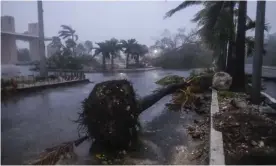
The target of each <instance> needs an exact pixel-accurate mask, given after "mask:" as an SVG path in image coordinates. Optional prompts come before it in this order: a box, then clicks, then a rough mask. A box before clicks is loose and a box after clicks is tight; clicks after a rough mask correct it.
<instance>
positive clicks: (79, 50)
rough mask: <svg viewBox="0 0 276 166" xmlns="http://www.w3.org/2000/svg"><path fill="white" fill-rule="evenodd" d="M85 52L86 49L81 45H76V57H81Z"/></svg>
mask: <svg viewBox="0 0 276 166" xmlns="http://www.w3.org/2000/svg"><path fill="white" fill-rule="evenodd" d="M85 52H86V48H85V46H84V45H83V44H82V43H79V44H77V47H76V54H77V55H83V54H84V53H85Z"/></svg>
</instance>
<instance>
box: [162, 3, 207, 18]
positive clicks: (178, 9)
mask: <svg viewBox="0 0 276 166" xmlns="http://www.w3.org/2000/svg"><path fill="white" fill-rule="evenodd" d="M198 4H202V1H184V2H182V3H181V4H180V5H178V6H177V7H176V8H174V9H172V10H170V11H168V12H167V13H166V14H165V17H164V18H168V17H171V16H172V15H173V14H174V13H176V12H178V11H180V10H182V9H185V8H186V7H189V6H192V5H198Z"/></svg>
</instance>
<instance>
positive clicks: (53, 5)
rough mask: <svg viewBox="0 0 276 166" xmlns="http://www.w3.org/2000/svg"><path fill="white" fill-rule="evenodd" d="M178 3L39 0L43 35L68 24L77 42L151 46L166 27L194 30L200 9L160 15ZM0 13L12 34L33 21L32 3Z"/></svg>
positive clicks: (13, 4) (8, 4)
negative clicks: (11, 26) (133, 41)
mask: <svg viewBox="0 0 276 166" xmlns="http://www.w3.org/2000/svg"><path fill="white" fill-rule="evenodd" d="M180 3H181V1H170V0H167V1H166V0H160V1H120V2H118V1H117V2H111V1H103V0H102V1H43V9H44V28H45V36H47V37H52V36H54V35H57V33H58V31H59V30H60V25H62V24H65V25H70V26H71V27H72V28H73V29H75V30H76V32H77V34H78V35H79V40H80V41H85V40H91V41H92V42H93V43H94V42H100V41H103V40H106V39H110V38H112V37H115V38H118V39H129V38H136V39H137V40H138V41H139V42H140V43H142V44H147V45H151V44H153V42H154V40H153V38H154V37H156V36H158V35H160V33H161V32H162V31H163V30H164V29H165V28H166V29H169V30H170V31H171V32H173V31H175V30H176V29H177V28H180V27H185V28H186V29H187V30H189V29H191V28H194V27H196V25H195V24H193V23H191V22H190V20H191V18H192V17H193V15H194V14H195V13H196V12H197V11H199V10H200V8H201V7H200V6H194V7H189V8H187V9H185V10H182V11H181V12H178V13H176V14H175V15H174V16H172V17H171V18H168V19H165V20H164V19H163V16H164V14H165V13H166V12H167V11H168V10H170V9H172V8H174V7H176V6H177V5H178V4H180ZM1 5H2V6H1V8H2V10H1V14H2V15H10V16H13V17H15V25H16V32H21V33H23V32H24V31H26V30H27V29H28V23H32V22H37V3H36V1H1ZM248 15H249V16H250V17H251V18H252V19H253V20H254V19H255V15H256V2H253V1H251V2H249V3H248ZM275 17H276V2H272V1H271V2H267V5H266V18H267V22H269V23H270V25H271V26H272V28H271V30H270V33H275V32H276V19H275Z"/></svg>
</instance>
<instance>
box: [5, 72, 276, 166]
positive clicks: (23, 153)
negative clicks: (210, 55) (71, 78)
mask: <svg viewBox="0 0 276 166" xmlns="http://www.w3.org/2000/svg"><path fill="white" fill-rule="evenodd" d="M169 74H177V75H182V76H188V74H189V71H175V70H152V71H146V72H137V73H116V74H111V73H109V74H101V73H92V74H86V77H87V78H89V79H90V81H94V82H95V84H96V83H99V82H102V81H106V80H111V79H122V78H126V79H128V80H130V81H131V82H132V83H133V86H134V89H135V91H136V93H137V94H138V95H139V96H141V97H142V96H145V95H147V94H150V93H151V92H152V91H153V90H155V89H156V88H157V87H158V86H157V85H156V84H155V83H154V82H155V81H157V80H159V79H160V78H162V77H164V76H166V75H169ZM95 84H93V83H90V84H84V85H75V86H70V87H64V88H55V89H48V90H43V91H40V92H36V93H30V94H26V95H24V96H18V97H16V98H13V100H11V101H9V102H6V103H1V108H2V111H1V112H2V113H1V115H2V116H1V122H2V126H1V129H2V137H1V138H2V139H1V144H2V149H1V150H2V156H1V161H2V164H22V163H23V162H25V161H27V160H29V159H31V158H34V157H37V155H38V154H39V153H40V152H41V151H43V150H44V149H45V148H49V147H52V146H54V145H57V144H60V143H62V142H66V141H71V140H75V139H77V138H78V132H77V124H76V123H74V122H73V120H76V119H77V117H78V116H77V115H78V114H77V113H78V111H79V110H80V106H81V101H82V100H83V99H84V98H86V97H87V96H88V94H89V93H90V91H91V90H92V89H93V87H94V85H95ZM271 88H272V89H269V91H270V92H271V91H273V89H274V90H275V88H276V86H274V85H272V86H271ZM274 93H276V90H275V91H274ZM169 100H170V96H166V97H164V98H163V99H161V100H160V101H159V102H157V103H156V104H155V105H153V106H152V107H150V108H149V109H147V110H146V111H144V112H143V113H142V114H141V115H140V117H139V118H140V121H141V125H142V133H141V135H140V137H141V138H140V140H141V142H142V145H141V146H140V148H139V149H137V151H136V152H133V153H130V154H128V155H127V157H126V161H125V163H126V164H194V163H193V162H190V161H188V159H187V158H188V156H187V154H188V153H187V152H188V151H191V149H192V148H193V147H194V146H196V144H197V143H196V142H194V141H191V138H189V137H188V136H187V133H186V130H185V126H186V125H188V124H189V123H191V122H193V119H194V118H199V117H198V116H197V115H196V114H193V113H190V114H186V113H185V112H184V113H180V112H170V111H167V110H166V109H164V108H165V106H164V105H165V104H166V103H167V102H168V101H169ZM90 144H91V143H90V142H85V143H83V144H81V145H80V146H79V147H78V148H77V149H76V152H77V154H78V156H79V160H78V162H77V163H76V164H92V163H91V162H92V161H91V157H90V156H89V148H90Z"/></svg>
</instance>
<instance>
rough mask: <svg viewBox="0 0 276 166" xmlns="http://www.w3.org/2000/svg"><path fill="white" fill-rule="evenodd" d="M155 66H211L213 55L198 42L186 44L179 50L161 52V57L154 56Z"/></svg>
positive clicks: (174, 67) (167, 67)
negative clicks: (197, 43)
mask: <svg viewBox="0 0 276 166" xmlns="http://www.w3.org/2000/svg"><path fill="white" fill-rule="evenodd" d="M151 63H152V64H153V65H154V66H158V67H162V68H166V69H190V68H199V67H210V66H211V65H212V55H211V53H210V52H208V51H207V50H203V49H202V48H200V47H199V46H198V45H196V44H185V45H183V46H182V48H180V49H178V50H171V51H166V52H163V53H161V55H160V56H159V57H156V58H153V59H152V60H151Z"/></svg>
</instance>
